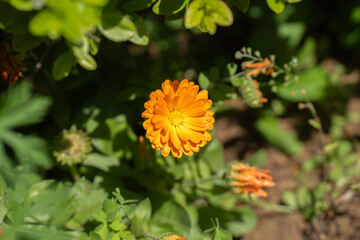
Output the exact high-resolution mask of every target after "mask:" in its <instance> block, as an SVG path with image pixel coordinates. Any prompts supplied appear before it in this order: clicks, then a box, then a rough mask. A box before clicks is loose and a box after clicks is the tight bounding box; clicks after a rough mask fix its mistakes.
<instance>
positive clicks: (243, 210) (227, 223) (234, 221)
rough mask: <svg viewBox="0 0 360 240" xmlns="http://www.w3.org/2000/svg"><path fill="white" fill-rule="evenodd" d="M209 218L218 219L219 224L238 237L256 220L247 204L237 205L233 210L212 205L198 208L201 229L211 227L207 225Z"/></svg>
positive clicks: (249, 228) (253, 224) (252, 225)
mask: <svg viewBox="0 0 360 240" xmlns="http://www.w3.org/2000/svg"><path fill="white" fill-rule="evenodd" d="M211 218H217V219H219V222H220V223H221V225H222V226H224V228H225V229H226V230H228V231H229V232H230V233H231V234H232V235H233V236H234V237H240V236H242V235H243V234H245V233H246V232H248V231H250V230H251V229H252V228H254V227H255V225H256V222H257V217H256V214H255V212H254V211H253V210H252V209H251V208H250V207H247V206H244V207H238V208H237V209H236V210H233V211H226V210H224V209H222V208H218V207H213V206H209V207H203V208H200V209H199V224H200V226H201V227H202V228H203V229H207V228H210V227H211V226H210V225H209V219H211ZM225 236H227V235H225Z"/></svg>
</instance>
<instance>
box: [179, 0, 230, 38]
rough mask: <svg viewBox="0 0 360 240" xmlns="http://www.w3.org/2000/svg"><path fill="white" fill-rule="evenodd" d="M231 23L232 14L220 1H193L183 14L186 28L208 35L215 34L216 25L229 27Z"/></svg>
mask: <svg viewBox="0 0 360 240" xmlns="http://www.w3.org/2000/svg"><path fill="white" fill-rule="evenodd" d="M232 22H233V15H232V12H231V10H230V8H229V7H228V6H227V5H226V3H224V2H223V1H221V0H194V1H192V2H191V3H190V5H189V7H188V9H187V10H186V13H185V27H186V28H193V27H197V28H199V29H200V30H201V31H204V32H206V31H208V32H209V33H210V34H215V31H216V24H218V25H220V26H230V25H231V24H232Z"/></svg>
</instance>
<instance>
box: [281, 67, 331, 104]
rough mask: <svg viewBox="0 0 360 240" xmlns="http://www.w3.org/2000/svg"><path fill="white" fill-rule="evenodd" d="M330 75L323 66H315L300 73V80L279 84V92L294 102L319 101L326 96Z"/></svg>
mask: <svg viewBox="0 0 360 240" xmlns="http://www.w3.org/2000/svg"><path fill="white" fill-rule="evenodd" d="M328 84H329V75H328V73H327V72H326V71H325V70H324V69H323V68H322V67H314V68H311V69H309V70H307V71H305V72H302V73H300V74H299V81H298V82H295V81H293V82H291V83H289V84H288V85H287V86H285V85H280V86H278V91H277V94H278V95H279V96H280V97H282V98H284V99H286V100H289V101H292V102H304V101H308V100H310V101H318V100H321V99H323V98H324V97H325V96H326V88H327V86H328Z"/></svg>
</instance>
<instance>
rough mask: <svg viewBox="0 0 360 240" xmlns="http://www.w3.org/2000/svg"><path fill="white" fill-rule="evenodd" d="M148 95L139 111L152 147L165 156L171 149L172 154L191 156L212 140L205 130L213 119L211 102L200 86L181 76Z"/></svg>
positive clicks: (210, 127)
mask: <svg viewBox="0 0 360 240" xmlns="http://www.w3.org/2000/svg"><path fill="white" fill-rule="evenodd" d="M161 87H162V89H161V90H160V89H158V90H156V91H154V92H152V93H151V94H150V100H149V101H147V102H146V103H145V105H144V106H145V108H146V110H145V111H144V112H143V113H142V115H141V116H142V117H143V118H147V120H146V121H144V123H143V126H144V128H145V130H146V137H147V138H148V139H149V140H150V142H151V144H152V147H153V148H154V149H157V150H161V153H162V155H163V156H164V157H166V156H168V155H169V153H170V151H171V153H172V155H173V156H174V157H177V158H180V157H181V156H182V154H183V153H184V154H186V155H188V156H191V155H192V154H193V153H194V152H198V151H199V147H203V146H205V144H206V143H207V142H208V141H210V140H211V138H212V137H211V135H210V133H209V132H208V131H209V130H211V129H212V128H213V123H214V122H215V120H214V118H213V115H214V111H212V110H209V108H210V107H211V105H212V101H211V100H210V99H208V92H207V91H206V90H202V91H200V92H199V86H198V85H195V84H194V83H193V82H189V80H187V79H184V80H182V81H181V82H179V81H177V80H175V81H170V80H166V81H165V82H164V83H163V84H162V86H161Z"/></svg>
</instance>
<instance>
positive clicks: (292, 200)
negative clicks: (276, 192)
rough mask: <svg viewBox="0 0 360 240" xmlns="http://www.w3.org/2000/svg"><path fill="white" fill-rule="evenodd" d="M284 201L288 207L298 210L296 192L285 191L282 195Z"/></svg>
mask: <svg viewBox="0 0 360 240" xmlns="http://www.w3.org/2000/svg"><path fill="white" fill-rule="evenodd" d="M282 200H283V202H284V203H285V204H286V205H288V206H290V207H292V208H294V209H297V208H298V205H297V198H296V194H295V193H294V192H292V191H285V192H284V193H283V195H282Z"/></svg>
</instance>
